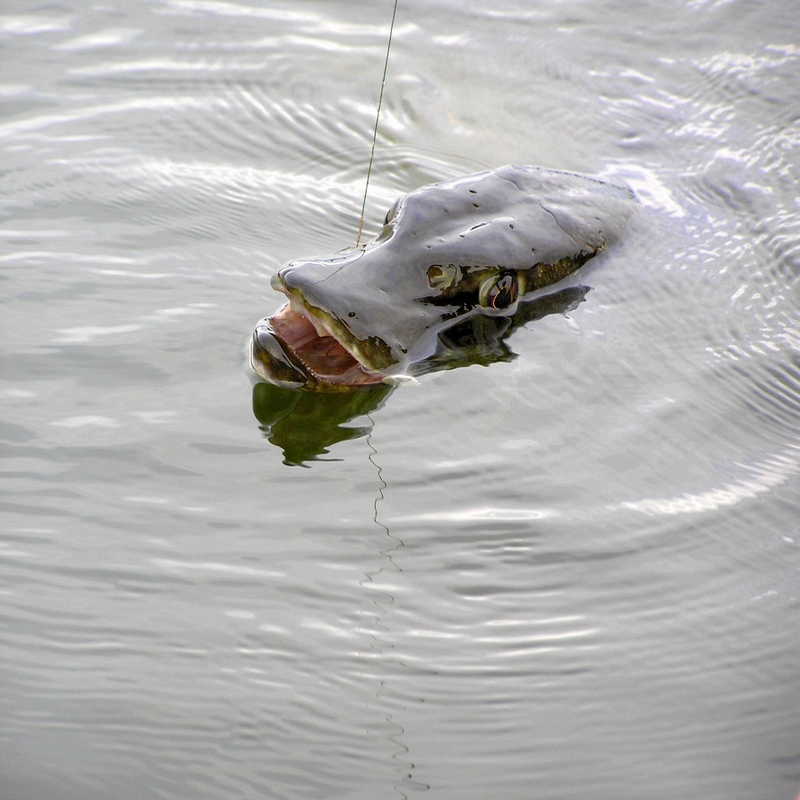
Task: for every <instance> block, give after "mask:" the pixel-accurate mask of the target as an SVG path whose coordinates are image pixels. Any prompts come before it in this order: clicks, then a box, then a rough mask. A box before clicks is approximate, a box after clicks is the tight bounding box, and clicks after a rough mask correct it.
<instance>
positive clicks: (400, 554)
mask: <svg viewBox="0 0 800 800" xmlns="http://www.w3.org/2000/svg"><path fill="white" fill-rule="evenodd" d="M384 5H385V7H383V5H380V4H376V3H367V2H355V1H354V0H348V2H321V0H304V2H299V0H296V1H295V2H285V3H269V4H267V3H263V4H262V3H256V2H251V3H249V4H248V3H244V2H212V1H211V0H209V1H208V2H206V1H205V0H153V1H152V2H147V3H134V2H112V3H106V4H102V5H91V6H84V5H81V4H76V3H69V2H66V3H59V4H55V5H53V4H40V5H37V4H33V5H32V4H30V3H21V2H13V0H12V2H10V3H6V4H5V5H4V7H3V11H2V15H0V42H1V43H2V49H3V54H4V57H3V61H2V65H3V66H2V71H0V108H2V113H1V114H0V148H2V165H3V166H2V173H1V175H0V242H2V244H0V264H1V267H0V280H1V281H2V283H1V284H0V285H2V287H3V291H2V294H1V295H0V298H1V300H0V302H1V303H2V308H1V309H0V319H2V330H3V337H2V341H3V345H2V351H0V352H1V353H2V373H0V380H1V381H2V383H0V403H1V404H2V405H0V408H1V409H2V417H1V419H2V437H3V448H2V455H3V461H2V468H3V474H4V478H3V493H2V496H3V500H2V502H3V510H2V531H3V533H2V549H0V556H2V562H3V565H2V576H3V582H2V589H1V591H2V592H3V595H2V596H3V604H2V609H3V617H4V633H3V638H2V650H1V652H2V663H3V666H2V674H3V682H2V694H0V702H2V711H1V712H0V719H2V722H1V723H0V754H1V755H0V786H2V795H3V797H7V798H10V799H13V800H16V798H30V797H37V798H42V799H43V800H48V799H49V798H53V799H55V798H59V800H63V798H89V799H91V798H107V797H114V798H132V799H134V798H135V799H136V800H138V799H139V798H151V797H168V798H186V799H187V800H188V799H189V798H192V799H193V800H197V798H232V797H237V798H238V797H242V798H250V797H252V798H265V797H269V798H315V799H318V798H328V797H342V798H376V797H394V796H396V797H411V796H414V795H415V794H418V793H427V796H430V797H436V798H448V799H449V798H459V799H460V800H464V799H465V798H476V799H477V798H487V797H503V798H520V800H522V799H523V798H531V797H537V798H565V797H579V796H587V797H589V796H590V797H596V798H609V800H611V799H612V798H613V799H614V800H619V799H620V798H623V799H624V798H631V800H634V798H645V797H646V798H656V799H660V798H663V799H664V800H667V798H670V799H671V798H675V797H702V798H705V799H706V800H732V799H734V800H738V799H739V798H741V800H746V799H747V800H749V799H750V798H754V797H758V798H770V799H773V798H774V799H775V800H791V798H793V797H795V796H796V794H797V791H798V789H800V708H799V707H798V706H800V701H798V698H800V678H799V677H798V676H799V675H800V672H798V669H797V664H798V655H800V654H799V653H798V650H800V646H799V645H800V636H799V634H800V631H799V630H798V627H799V626H798V612H799V611H800V604H799V603H798V597H799V596H800V587H798V579H799V578H800V553H798V547H800V545H798V541H799V540H800V515H798V501H800V478H799V477H798V473H800V285H799V284H798V281H800V200H798V192H797V186H798V178H799V177H800V176H798V165H799V164H800V117H798V112H797V109H798V108H800V50H799V49H798V45H797V42H798V34H799V33H800V24H799V23H798V22H797V14H796V9H794V8H793V7H792V4H791V3H789V2H774V3H766V2H760V3H759V2H745V1H744V0H738V1H731V2H711V1H709V2H702V1H701V0H694V1H693V2H688V1H687V2H679V1H678V0H675V2H669V3H666V4H664V3H655V2H643V3H635V4H634V3H619V2H603V1H601V2H594V3H584V2H579V0H570V1H569V2H558V3H556V2H545V3H538V4H535V5H532V4H530V3H528V2H522V0H519V1H516V0H503V2H501V3H499V4H498V3H496V2H495V3H479V4H471V5H470V7H469V8H464V7H463V4H461V3H455V2H453V1H452V0H428V2H425V3H421V2H417V1H416V0H401V3H400V6H399V10H398V17H397V27H396V30H395V39H394V45H393V51H392V54H391V59H390V63H389V76H388V80H387V87H386V96H385V100H384V103H385V105H384V110H383V116H382V120H381V129H380V134H379V137H378V144H377V150H376V162H375V168H374V171H373V178H372V186H371V190H370V194H369V198H368V203H367V222H366V230H367V232H368V234H371V233H374V232H375V231H376V230H377V229H378V226H379V224H380V221H381V220H382V218H383V214H384V213H385V211H386V209H387V208H388V207H389V205H390V204H391V203H392V202H393V201H394V199H395V198H396V197H397V196H398V195H399V194H402V193H403V192H405V191H408V190H410V189H413V188H415V187H416V186H419V185H421V184H423V183H426V182H429V181H433V180H438V179H442V178H450V177H454V176H457V175H460V174H466V173H468V172H471V171H475V170H480V169H486V168H490V167H494V166H498V165H501V164H504V163H508V162H517V163H532V164H540V165H544V166H548V167H554V168H559V169H570V170H576V171H582V172H589V173H593V174H598V175H601V176H607V177H610V178H616V179H621V180H625V181H627V182H628V183H629V184H630V185H631V186H632V187H633V188H634V189H635V190H636V191H637V194H638V196H639V198H640V200H641V202H642V212H641V214H640V215H639V217H638V218H637V220H636V222H635V223H634V224H633V226H632V227H631V229H630V231H629V234H628V237H627V238H626V240H625V241H624V242H623V243H622V245H621V246H620V247H617V248H616V249H614V250H613V251H611V252H609V253H608V254H606V255H604V256H602V257H601V258H599V259H596V260H595V261H594V262H593V263H592V265H591V266H589V267H587V268H586V269H584V270H583V271H582V272H581V273H580V274H579V275H578V276H576V277H575V278H574V279H573V284H572V285H575V286H578V285H582V286H588V287H589V291H588V293H587V294H586V296H585V299H584V301H583V302H582V303H581V304H580V305H579V306H578V307H577V308H575V309H574V310H573V311H570V312H569V313H568V314H566V315H563V314H552V315H549V316H546V317H544V318H543V319H541V320H539V321H537V322H535V323H532V324H530V325H529V326H527V327H526V328H525V329H524V330H521V331H518V332H517V333H516V334H515V335H514V337H513V338H512V339H511V340H510V341H509V345H510V346H511V347H512V349H513V351H514V352H515V353H516V354H517V357H516V358H513V359H511V360H508V361H506V362H503V363H497V364H493V365H491V366H489V367H484V366H480V365H474V366H469V367H464V368H461V369H456V370H451V371H446V372H439V373H436V374H432V375H428V376H425V377H423V378H422V379H421V381H420V384H419V385H418V386H403V387H400V388H398V389H396V390H395V391H393V392H387V393H384V394H383V395H381V396H378V397H375V398H372V400H371V401H370V402H364V405H363V406H361V405H359V404H358V403H356V404H355V405H354V406H352V407H349V406H348V407H347V408H337V409H334V410H331V409H327V410H323V411H324V413H321V412H320V409H319V407H318V405H317V404H315V403H314V402H313V401H311V400H308V399H306V400H303V401H302V402H303V405H302V406H301V405H300V404H299V401H298V404H297V405H295V404H294V400H292V399H291V398H290V399H288V400H287V398H286V397H278V398H277V399H276V397H275V396H273V395H269V392H268V390H266V389H265V388H264V387H259V386H258V385H255V386H254V385H253V380H252V376H251V375H250V373H249V370H248V368H247V364H246V359H245V356H244V344H245V342H246V340H247V338H248V336H249V333H250V331H251V329H252V326H253V325H254V324H255V322H256V321H257V320H258V319H259V318H260V317H262V316H264V315H265V314H268V313H270V312H272V311H273V310H274V309H275V308H277V307H278V305H279V304H280V300H279V298H278V297H277V296H276V295H274V293H273V292H272V291H271V290H270V288H269V278H270V276H271V275H272V274H273V273H274V272H275V271H276V270H277V269H278V268H279V267H280V266H281V265H282V264H283V263H284V262H285V261H287V260H289V259H290V258H294V257H298V256H304V255H315V254H316V255H319V254H325V253H330V252H333V251H336V250H339V249H341V248H343V247H346V246H349V245H352V244H353V242H354V238H355V231H356V229H357V227H358V214H359V211H360V207H361V199H362V193H363V184H364V178H365V175H366V164H367V160H368V157H369V145H370V136H371V133H372V126H373V124H374V112H375V105H376V101H377V95H378V90H379V83H380V73H381V70H382V66H383V58H384V55H385V50H384V48H385V44H386V35H387V33H388V23H389V20H390V18H391V7H390V5H389V4H384ZM265 392H266V394H265ZM373 401H374V402H373ZM359 402H360V401H359ZM315 414H316V415H317V416H315ZM337 414H338V415H339V416H338V417H337ZM309 420H311V424H310V426H309ZM348 420H349V421H348ZM309 437H310V439H311V440H310V441H309Z"/></svg>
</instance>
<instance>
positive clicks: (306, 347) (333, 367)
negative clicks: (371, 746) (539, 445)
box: [269, 304, 383, 386]
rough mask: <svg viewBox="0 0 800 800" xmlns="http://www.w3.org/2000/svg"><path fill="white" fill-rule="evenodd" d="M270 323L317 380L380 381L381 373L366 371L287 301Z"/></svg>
mask: <svg viewBox="0 0 800 800" xmlns="http://www.w3.org/2000/svg"><path fill="white" fill-rule="evenodd" d="M269 321H270V325H271V326H272V330H273V331H274V333H275V334H276V336H277V337H278V338H279V339H280V340H281V342H282V343H283V345H284V346H285V347H286V349H287V350H288V351H289V352H290V353H291V354H292V356H293V357H294V358H295V359H296V360H297V361H298V362H300V363H301V364H302V365H303V367H305V369H306V371H307V372H308V373H309V375H311V376H313V377H314V378H316V379H317V380H320V381H326V382H328V383H337V384H341V385H343V386H361V385H366V384H374V383H380V382H381V381H382V380H383V376H382V375H377V374H374V373H369V372H366V371H365V370H364V369H363V367H362V366H361V364H360V363H359V362H358V361H357V360H356V359H355V358H353V356H352V355H350V353H349V352H348V351H347V350H346V349H345V348H344V347H343V346H342V345H341V344H340V343H339V342H338V341H337V340H336V339H335V338H334V337H333V336H326V335H320V334H319V333H317V329H316V328H315V327H314V325H313V324H312V323H311V321H310V320H309V319H308V318H306V317H305V316H303V315H302V314H297V313H296V312H294V311H292V309H291V307H290V306H289V305H288V304H287V305H286V306H284V307H283V308H282V309H281V310H280V311H279V312H278V313H277V314H275V315H274V316H272V317H270V320H269Z"/></svg>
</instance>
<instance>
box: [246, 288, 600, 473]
mask: <svg viewBox="0 0 800 800" xmlns="http://www.w3.org/2000/svg"><path fill="white" fill-rule="evenodd" d="M588 291H589V287H587V286H568V287H565V288H563V289H561V290H559V291H556V292H552V293H551V294H547V295H543V296H540V297H537V298H535V299H533V300H529V301H527V302H523V303H520V304H519V306H518V308H517V311H516V313H515V314H513V315H512V316H511V317H485V316H478V317H471V318H469V319H466V320H464V321H463V322H461V323H459V324H457V325H455V326H454V327H452V328H449V329H447V330H445V331H443V332H442V333H440V334H439V341H438V347H437V349H436V352H435V353H434V354H433V355H432V356H430V357H429V358H427V359H425V360H423V361H421V362H419V363H418V364H415V365H413V366H412V367H411V369H410V374H411V375H413V376H421V375H424V374H427V373H430V372H438V371H441V370H449V369H457V368H459V367H467V366H471V365H476V364H480V365H483V366H489V365H490V364H494V363H496V362H501V361H511V360H512V359H514V358H516V353H514V352H513V351H512V350H511V349H510V347H509V346H508V344H507V342H506V339H507V338H508V337H509V336H511V334H513V333H514V331H515V330H517V329H518V328H519V327H521V326H523V325H526V324H528V323H530V322H534V321H536V320H538V319H542V318H543V317H545V316H548V315H549V314H566V313H568V312H569V311H571V310H572V309H574V308H576V307H577V306H578V305H579V304H580V303H581V302H582V301H583V299H584V297H585V296H586V293H587V292H588ZM395 388H396V387H395V386H392V385H388V384H385V383H379V384H375V385H373V386H360V387H357V388H355V387H354V388H351V389H349V390H343V391H338V392H315V391H303V390H297V389H287V388H285V387H282V386H277V385H275V384H274V383H266V382H259V383H256V384H255V385H254V386H253V414H254V415H255V417H256V419H257V420H258V422H259V423H260V427H261V430H262V431H263V433H264V436H265V437H266V438H267V439H268V440H269V441H270V442H271V443H272V444H274V445H275V446H276V447H279V448H280V449H281V450H282V451H283V455H284V463H285V464H287V465H297V466H302V465H303V464H305V463H306V462H308V461H314V460H317V459H319V457H320V456H322V455H324V454H326V453H327V452H328V449H329V448H330V447H331V446H332V445H335V444H337V443H338V442H343V441H348V440H350V439H356V438H358V437H360V436H365V435H366V434H368V433H369V432H370V431H371V430H372V423H371V420H370V419H369V416H368V415H369V414H370V413H371V412H373V411H376V410H377V409H379V408H380V407H381V406H382V405H383V403H384V402H385V401H386V399H387V398H388V397H389V395H390V394H391V393H392V392H393V391H394V389H395ZM358 417H364V418H365V421H362V422H361V423H360V424H359V425H352V426H351V425H348V423H349V422H350V421H351V420H353V419H356V418H358Z"/></svg>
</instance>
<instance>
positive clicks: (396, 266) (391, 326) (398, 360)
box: [250, 165, 638, 391]
mask: <svg viewBox="0 0 800 800" xmlns="http://www.w3.org/2000/svg"><path fill="white" fill-rule="evenodd" d="M637 205H638V203H637V201H636V198H635V196H634V194H633V192H632V191H631V190H630V189H629V188H628V187H627V186H624V185H622V184H618V183H611V182H608V181H604V180H600V179H598V178H592V177H589V176H584V175H578V174H576V173H570V172H560V171H557V170H549V169H544V168H540V167H530V166H516V165H509V166H505V167H501V168H499V169H495V170H490V171H486V172H479V173H477V174H474V175H468V176H465V177H461V178H456V179H454V180H450V181H445V182H441V183H435V184H432V185H430V186H423V187H421V188H419V189H416V190H415V191H413V192H411V193H409V194H407V195H405V196H403V197H401V198H400V199H399V200H398V201H397V202H396V203H395V204H394V205H393V206H392V208H391V209H390V210H389V213H388V214H387V215H386V219H385V222H384V225H383V228H382V230H381V231H380V233H379V234H378V235H377V236H376V237H375V239H373V240H372V241H370V242H368V243H367V244H365V245H363V246H362V247H358V248H353V249H351V250H348V251H343V252H342V253H339V254H336V255H332V256H329V257H324V258H309V259H302V260H296V261H292V262H290V263H289V264H287V265H286V266H285V267H283V268H282V269H281V270H280V271H279V272H278V273H277V274H276V275H275V276H274V277H273V279H272V285H273V288H275V289H276V290H277V291H279V292H281V293H283V294H285V295H286V296H287V298H288V302H287V303H286V305H285V306H284V307H283V308H282V309H281V310H280V311H278V312H277V313H276V314H274V315H273V316H271V317H268V318H265V319H263V320H261V321H260V322H259V323H258V325H257V326H256V329H255V331H254V332H253V337H252V341H251V346H250V361H251V365H252V367H253V369H254V371H255V372H256V373H257V374H258V375H259V376H260V377H262V378H264V379H265V380H267V381H269V382H270V383H273V384H275V385H278V386H282V387H285V388H297V389H310V390H315V391H341V390H349V389H352V388H355V387H368V386H375V385H376V384H380V383H381V382H392V381H397V380H398V379H399V376H403V375H408V374H413V373H414V372H415V369H416V371H417V372H421V371H425V370H424V369H418V367H419V365H420V364H424V363H425V362H426V360H430V359H435V357H436V353H437V348H440V347H441V343H442V341H443V339H446V338H447V334H448V331H450V330H451V329H453V328H455V327H456V326H463V325H464V324H465V323H468V322H470V321H472V322H473V323H474V322H482V321H483V320H484V319H486V318H489V319H490V320H491V319H495V320H499V321H501V322H502V320H504V319H513V318H514V317H515V315H517V316H519V313H520V312H519V308H520V306H522V305H524V304H525V298H526V295H531V293H534V292H537V293H538V292H539V290H541V289H543V288H545V287H548V286H552V285H554V284H557V283H558V282H559V281H561V280H563V279H564V278H565V277H567V276H568V275H570V274H572V273H573V272H575V271H576V270H577V269H579V268H580V267H581V266H582V265H583V264H585V263H586V262H587V261H588V260H589V259H591V258H592V257H594V256H595V255H597V254H598V253H600V252H601V251H602V250H604V249H605V248H607V247H609V246H610V245H612V244H614V243H615V242H616V241H618V240H619V239H620V237H621V236H622V234H623V233H624V231H625V229H626V227H627V225H628V222H629V220H630V218H631V216H632V215H633V213H634V211H635V209H636V207H637ZM482 318H483V319H482ZM487 321H488V320H487Z"/></svg>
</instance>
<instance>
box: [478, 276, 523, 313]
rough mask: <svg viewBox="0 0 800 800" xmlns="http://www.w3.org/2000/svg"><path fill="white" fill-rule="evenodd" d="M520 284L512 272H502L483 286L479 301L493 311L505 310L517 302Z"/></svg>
mask: <svg viewBox="0 0 800 800" xmlns="http://www.w3.org/2000/svg"><path fill="white" fill-rule="evenodd" d="M517 297H519V285H518V283H517V278H516V276H515V275H514V274H513V273H511V272H501V273H500V274H499V275H495V276H493V277H491V278H489V279H488V280H486V281H484V283H483V285H482V286H481V290H480V295H479V301H480V304H481V306H483V308H485V309H488V310H491V311H505V310H506V309H507V308H510V307H511V306H513V305H514V303H516V302H517Z"/></svg>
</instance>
